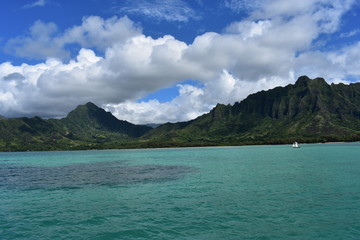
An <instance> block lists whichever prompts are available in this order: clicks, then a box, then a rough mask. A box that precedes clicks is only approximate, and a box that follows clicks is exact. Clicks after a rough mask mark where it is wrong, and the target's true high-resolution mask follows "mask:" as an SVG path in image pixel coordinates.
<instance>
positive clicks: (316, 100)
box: [143, 76, 360, 145]
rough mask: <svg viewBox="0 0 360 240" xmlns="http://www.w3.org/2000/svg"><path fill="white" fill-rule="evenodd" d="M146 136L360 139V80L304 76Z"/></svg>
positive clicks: (227, 140)
mask: <svg viewBox="0 0 360 240" xmlns="http://www.w3.org/2000/svg"><path fill="white" fill-rule="evenodd" d="M143 138H145V139H148V140H149V141H160V142H178V143H181V144H182V143H185V142H192V143H194V144H199V143H203V144H205V145H243V144H280V143H291V142H293V141H301V142H326V141H355V140H359V139H360V84H358V83H357V84H351V85H344V84H339V85H335V84H332V85H328V84H327V83H326V82H325V80H324V79H322V78H317V79H313V80H312V79H309V78H308V77H306V76H303V77H300V78H299V79H298V81H297V82H296V83H295V84H294V85H288V86H286V87H277V88H274V89H272V90H269V91H261V92H258V93H255V94H251V95H249V96H248V97H247V98H246V99H244V100H243V101H242V102H240V103H235V104H234V105H233V106H230V105H227V106H225V105H221V104H218V105H217V106H216V107H215V108H214V109H213V110H212V111H211V112H210V113H208V114H205V115H203V116H201V117H199V118H197V119H195V120H192V121H190V122H186V123H181V124H180V123H176V124H166V125H163V126H160V127H158V128H156V129H155V130H153V131H151V132H149V133H148V134H146V135H145V136H144V137H143Z"/></svg>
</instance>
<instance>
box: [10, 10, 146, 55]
mask: <svg viewBox="0 0 360 240" xmlns="http://www.w3.org/2000/svg"><path fill="white" fill-rule="evenodd" d="M141 31H142V30H141V28H139V27H137V26H135V24H134V23H133V22H132V21H131V20H130V19H129V18H127V17H122V18H117V17H112V18H109V19H106V20H105V19H103V18H101V17H98V16H89V17H85V18H83V21H82V24H81V25H80V26H74V27H72V28H70V29H67V30H65V31H64V33H60V32H59V30H58V27H57V25H56V24H55V23H44V22H42V21H40V20H38V21H36V22H35V23H34V24H33V25H32V26H31V27H30V28H29V36H19V37H16V38H13V39H10V40H9V41H8V42H7V44H6V47H5V50H6V51H7V52H8V53H10V54H13V55H15V56H19V57H24V58H30V59H46V58H60V59H63V60H69V59H70V57H71V53H70V51H69V50H66V46H67V45H70V44H77V45H78V46H79V48H81V47H85V48H94V49H96V50H100V51H105V50H106V49H107V48H108V47H109V46H112V45H114V44H121V43H124V42H126V41H127V40H128V39H130V38H132V37H135V36H139V35H141Z"/></svg>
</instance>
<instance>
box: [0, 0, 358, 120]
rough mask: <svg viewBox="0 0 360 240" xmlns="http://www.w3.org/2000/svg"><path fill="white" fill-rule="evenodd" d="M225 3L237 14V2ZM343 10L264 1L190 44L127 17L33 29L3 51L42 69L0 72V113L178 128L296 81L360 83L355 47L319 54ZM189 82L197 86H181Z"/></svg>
mask: <svg viewBox="0 0 360 240" xmlns="http://www.w3.org/2000/svg"><path fill="white" fill-rule="evenodd" d="M167 2H168V3H171V4H174V3H179V4H180V5H179V6H180V7H181V6H186V5H181V4H184V2H182V1H175V0H172V1H170V0H168V1H167ZM226 2H227V4H228V6H229V7H232V8H236V7H235V6H236V5H235V4H236V3H237V2H236V1H230V0H228V1H226ZM238 3H240V2H238ZM342 3H343V4H340V1H337V0H335V1H330V0H304V1H300V2H296V3H295V2H292V4H289V1H287V0H276V1H267V0H259V1H257V4H258V7H256V9H254V10H253V11H252V12H251V14H250V15H249V18H246V19H244V20H241V21H238V22H234V23H232V24H230V25H229V26H228V27H227V28H225V29H224V32H222V33H214V32H207V33H204V34H202V35H199V36H197V37H196V38H195V39H194V41H193V42H192V43H191V44H187V43H185V42H182V41H179V40H177V39H176V38H174V37H173V36H169V35H165V36H163V37H160V38H156V39H154V38H152V37H150V36H146V35H144V34H143V32H142V29H141V28H140V27H139V26H137V25H136V24H135V23H133V22H132V21H131V20H130V19H129V18H127V17H123V18H117V17H113V18H109V19H102V18H100V17H96V16H90V17H86V18H84V19H83V21H82V24H81V25H79V26H74V27H72V28H69V29H66V30H65V31H62V32H60V31H59V30H58V28H57V26H56V25H55V24H54V23H44V22H41V21H37V22H35V23H34V25H33V26H32V27H31V28H30V30H29V34H28V35H27V36H20V37H18V38H15V39H12V40H10V41H9V42H8V45H7V48H8V50H9V51H10V52H11V53H13V54H14V55H19V56H23V57H31V56H33V57H34V56H35V54H36V56H37V57H39V58H40V59H41V58H42V59H46V60H44V62H43V63H40V64H36V65H28V64H22V65H20V66H14V65H12V64H11V63H8V62H5V63H2V64H0V114H1V115H6V116H23V115H41V116H49V117H56V116H57V117H58V116H64V115H65V114H66V113H67V112H69V111H70V110H71V109H73V108H74V107H75V106H76V105H78V104H82V103H85V102H87V101H92V102H94V103H96V104H98V105H100V106H103V107H106V109H107V110H110V111H112V112H113V113H114V114H115V115H116V116H117V117H119V118H120V119H124V120H128V121H130V122H134V123H141V124H143V123H162V122H168V121H170V122H176V121H185V120H189V119H193V118H195V117H197V116H199V115H201V114H203V113H206V112H208V111H209V110H210V109H211V108H212V107H214V106H215V105H216V104H217V103H224V104H227V103H234V102H235V101H240V100H242V99H243V98H245V97H246V96H247V95H248V94H250V93H253V92H256V91H259V90H264V89H269V88H272V87H275V86H279V85H286V84H288V83H292V82H294V81H295V79H296V77H298V76H300V75H309V76H310V77H318V76H322V77H325V78H326V79H327V80H329V81H334V82H338V81H343V80H345V79H346V77H347V76H360V72H359V69H360V66H359V61H357V56H359V54H360V45H359V44H358V43H356V44H353V45H351V46H346V47H343V48H342V49H339V50H337V51H329V52H324V51H320V50H318V51H316V50H314V49H313V43H314V41H316V39H317V38H318V37H319V36H320V35H321V34H329V33H333V32H334V31H336V30H337V29H338V28H339V22H340V21H341V16H342V15H343V14H344V13H345V12H346V11H348V9H349V8H350V6H351V4H352V3H353V1H350V0H346V1H342ZM231 4H232V5H231ZM276 6H277V8H276ZM180 12H181V11H180ZM183 15H184V16H185V15H186V14H183ZM186 16H188V17H189V15H186ZM188 19H189V18H187V19H184V20H178V21H187V20H188ZM40 33H41V34H40ZM71 44H76V45H77V46H79V52H78V53H77V54H76V56H71V53H70V52H69V51H68V50H67V48H66V47H67V46H68V45H71ZM21 54H22V55H21ZM188 79H192V80H197V81H200V82H201V85H200V86H193V85H189V84H179V83H181V82H183V81H184V80H188ZM176 84H177V87H178V91H179V94H178V96H177V97H175V98H174V99H172V100H171V101H168V102H163V103H161V102H159V101H157V100H156V99H153V100H150V101H146V102H138V99H140V98H142V97H144V96H146V95H147V94H149V93H151V92H154V91H156V90H159V89H162V88H165V87H170V86H174V85H176Z"/></svg>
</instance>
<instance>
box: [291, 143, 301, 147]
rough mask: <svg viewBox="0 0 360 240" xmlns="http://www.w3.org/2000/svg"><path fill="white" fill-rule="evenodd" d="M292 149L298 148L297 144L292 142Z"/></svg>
mask: <svg viewBox="0 0 360 240" xmlns="http://www.w3.org/2000/svg"><path fill="white" fill-rule="evenodd" d="M292 147H293V148H300V146H299V144H298V143H297V142H294V143H293V145H292Z"/></svg>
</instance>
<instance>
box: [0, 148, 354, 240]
mask: <svg viewBox="0 0 360 240" xmlns="http://www.w3.org/2000/svg"><path fill="white" fill-rule="evenodd" d="M0 239H4V240H5V239H6V240H8V239H9V240H15V239H26V240H31V239H34V240H35V239H36V240H39V239H66V240H69V239H77V240H78V239H104V240H105V239H126V240H127V239H129V240H132V239H156V240H162V239H164V240H165V239H167V240H168V239H169V240H170V239H172V240H174V239H175V240H176V239H195V240H198V239H204V240H212V239H213V240H218V239H226V240H228V239H230V240H231V239H264V240H265V239H277V240H279V239H327V240H329V239H360V143H331V144H306V145H305V144H304V145H301V148H298V149H294V148H292V147H291V146H289V145H276V146H241V147H207V148H172V149H137V150H92V151H58V152H18V153H0Z"/></svg>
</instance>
